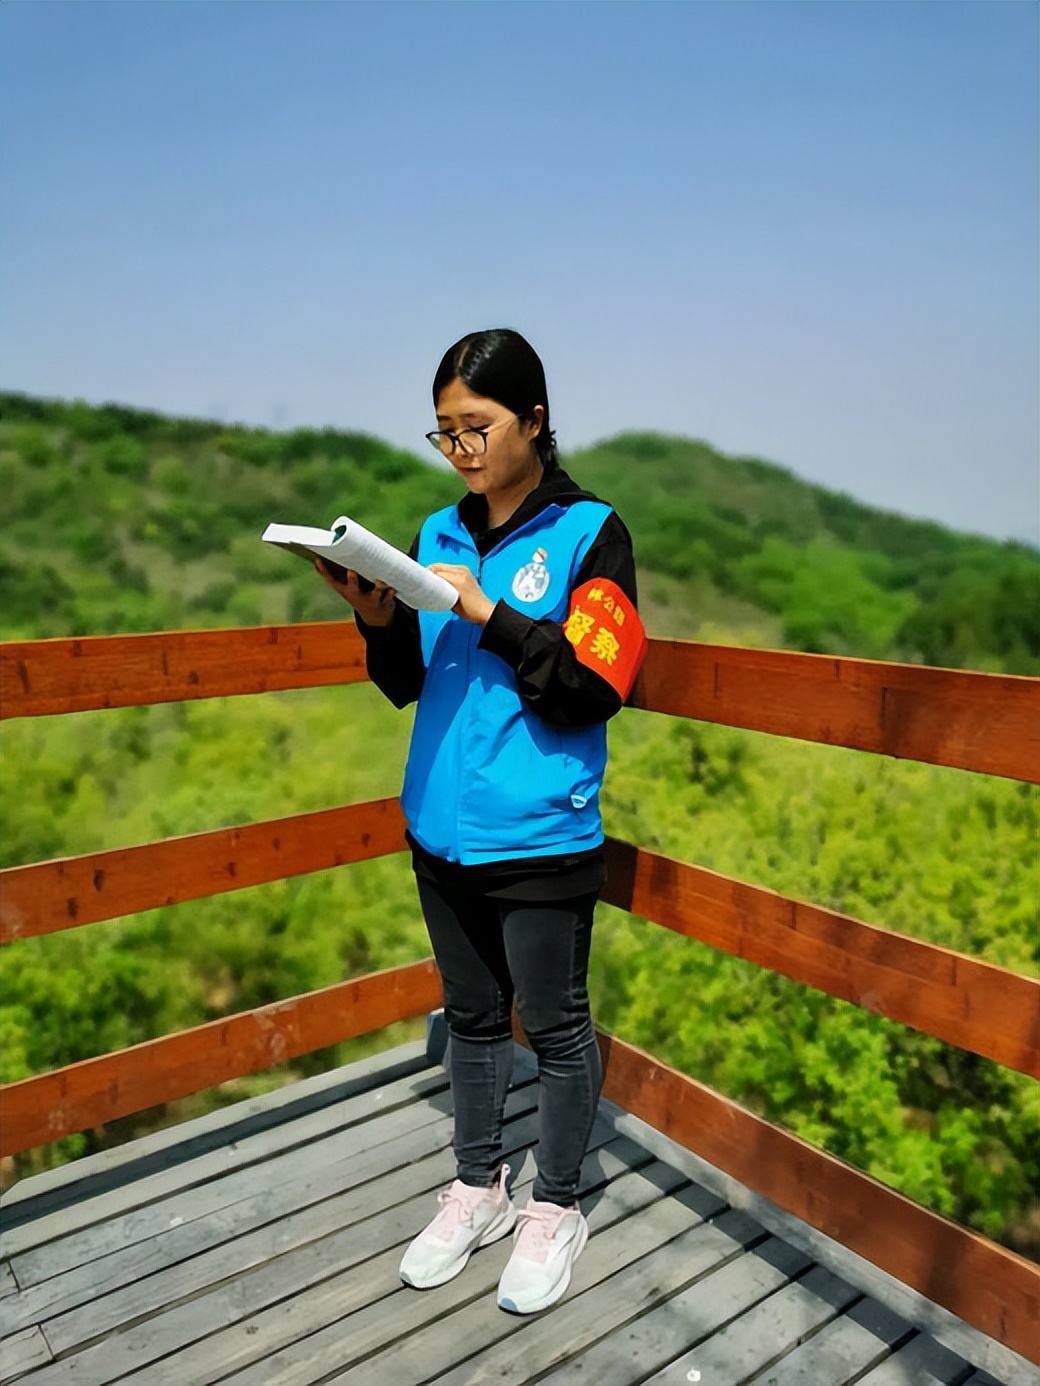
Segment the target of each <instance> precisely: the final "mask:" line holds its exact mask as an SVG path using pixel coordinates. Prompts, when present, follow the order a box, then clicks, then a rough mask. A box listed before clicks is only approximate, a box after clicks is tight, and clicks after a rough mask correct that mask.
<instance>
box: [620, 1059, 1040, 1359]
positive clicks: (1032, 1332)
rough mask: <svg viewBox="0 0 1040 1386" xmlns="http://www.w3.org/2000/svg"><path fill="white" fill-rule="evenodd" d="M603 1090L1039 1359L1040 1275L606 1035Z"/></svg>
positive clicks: (1011, 1345) (1017, 1349)
mask: <svg viewBox="0 0 1040 1386" xmlns="http://www.w3.org/2000/svg"><path fill="white" fill-rule="evenodd" d="M599 1038H600V1048H601V1052H602V1055H603V1067H604V1084H603V1095H604V1096H605V1097H608V1098H609V1099H610V1100H611V1101H612V1102H616V1103H617V1104H618V1106H620V1107H623V1108H624V1109H625V1110H626V1111H629V1112H631V1113H632V1114H633V1115H634V1116H637V1117H640V1118H641V1119H642V1120H643V1121H645V1122H647V1123H649V1125H651V1126H654V1127H656V1128H657V1130H659V1131H662V1132H663V1133H664V1134H665V1135H667V1136H670V1137H671V1138H672V1140H675V1141H677V1142H678V1143H679V1144H680V1145H684V1146H686V1147H687V1149H689V1150H692V1151H694V1152H695V1153H696V1154H698V1155H700V1156H701V1157H702V1158H703V1159H705V1160H707V1161H709V1162H710V1163H711V1164H713V1165H715V1166H717V1167H718V1168H719V1169H721V1170H724V1171H725V1172H726V1173H727V1174H729V1175H732V1176H733V1178H735V1179H738V1180H739V1181H740V1182H741V1183H743V1184H746V1185H747V1186H748V1187H749V1188H751V1189H754V1190H755V1191H756V1192H758V1193H760V1194H762V1195H764V1196H765V1197H766V1198H768V1199H770V1200H771V1201H772V1202H773V1203H775V1204H776V1205H777V1206H778V1207H780V1208H783V1209H785V1210H786V1211H787V1212H789V1213H793V1214H794V1215H795V1217H799V1218H801V1219H803V1221H805V1222H807V1223H809V1224H810V1226H812V1227H815V1228H818V1229H819V1230H820V1231H821V1232H824V1233H826V1235H827V1236H829V1237H832V1238H834V1240H836V1241H838V1242H841V1243H842V1244H843V1245H844V1246H846V1247H848V1248H849V1250H850V1251H854V1252H856V1253H857V1254H858V1255H860V1256H863V1257H865V1258H866V1259H867V1260H868V1261H870V1262H872V1263H873V1264H874V1265H876V1266H880V1267H881V1269H882V1270H884V1271H887V1272H888V1273H889V1274H890V1275H894V1276H895V1277H896V1278H897V1279H898V1280H901V1281H902V1282H903V1283H904V1284H906V1285H910V1286H912V1287H913V1288H914V1289H915V1290H918V1291H920V1293H921V1294H923V1295H926V1296H927V1298H928V1299H930V1300H933V1301H934V1302H935V1303H937V1304H941V1305H943V1307H944V1308H946V1309H949V1310H950V1312H951V1313H953V1314H957V1315H958V1316H959V1317H960V1318H962V1319H964V1320H965V1322H967V1323H970V1324H972V1325H974V1327H976V1328H978V1329H979V1330H980V1331H981V1332H983V1333H986V1334H988V1335H989V1337H991V1338H995V1339H996V1340H997V1341H998V1342H1000V1343H1003V1344H1005V1346H1007V1347H1009V1348H1011V1349H1012V1351H1014V1352H1017V1353H1021V1354H1023V1355H1024V1356H1026V1357H1028V1358H1029V1359H1030V1360H1031V1361H1034V1362H1036V1361H1040V1355H1038V1345H1040V1336H1038V1334H1037V1331H1036V1325H1037V1324H1038V1323H1040V1273H1038V1270H1037V1267H1036V1266H1035V1265H1034V1264H1033V1263H1032V1262H1031V1261H1027V1260H1025V1259H1024V1258H1023V1257H1021V1256H1016V1255H1015V1254H1014V1253H1013V1252H1010V1251H1006V1250H1005V1249H1004V1248H1003V1247H1000V1246H997V1245H996V1244H995V1243H993V1242H991V1241H988V1240H987V1239H986V1238H985V1237H980V1236H977V1235H976V1234H975V1233H973V1232H969V1231H966V1230H965V1229H964V1228H962V1227H959V1226H958V1225H957V1224H956V1223H953V1222H950V1221H949V1220H948V1219H946V1218H943V1217H940V1216H939V1215H938V1214H937V1213H933V1212H931V1211H929V1210H928V1209H926V1208H922V1207H921V1206H920V1205H919V1204H917V1203H914V1202H912V1201H911V1200H910V1199H908V1198H905V1197H904V1196H903V1195H902V1194H899V1193H896V1192H895V1191H894V1190H892V1189H890V1188H888V1187H887V1185H885V1184H882V1183H880V1182H879V1181H878V1180H876V1179H873V1178H871V1177H870V1176H869V1175H866V1174H863V1173H861V1172H860V1171H859V1170H857V1169H854V1168H853V1167H852V1166H851V1165H847V1164H845V1163H844V1161H842V1160H839V1159H837V1158H836V1157H835V1156H833V1155H828V1154H827V1153H826V1152H825V1151H822V1150H817V1149H816V1148H815V1147H814V1146H811V1145H809V1144H808V1143H807V1142H806V1141H803V1140H800V1139H799V1138H798V1137H797V1136H793V1135H791V1134H790V1132H788V1131H784V1130H782V1129H781V1128H780V1127H779V1126H774V1125H773V1124H772V1123H771V1122H768V1121H764V1120H763V1119H762V1118H761V1117H758V1116H755V1115H753V1114H752V1113H751V1112H749V1111H747V1110H745V1109H744V1108H743V1107H741V1106H739V1105H738V1104H737V1103H736V1102H732V1101H730V1100H729V1098H726V1097H722V1096H721V1095H720V1094H719V1093H717V1092H713V1091H712V1089H711V1088H709V1087H705V1085H704V1084H703V1083H699V1082H697V1081H696V1080H695V1079H693V1078H688V1077H687V1076H686V1075H685V1074H683V1073H680V1072H678V1071H677V1070H676V1069H674V1068H669V1067H667V1066H666V1065H665V1064H662V1063H660V1062H658V1060H656V1059H654V1058H653V1057H652V1056H651V1055H649V1054H646V1053H644V1052H643V1051H642V1050H640V1049H637V1048H636V1047H635V1046H634V1045H630V1044H627V1043H625V1042H624V1041H623V1040H619V1039H616V1038H612V1037H611V1036H609V1035H600V1037H599Z"/></svg>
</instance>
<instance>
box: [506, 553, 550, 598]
mask: <svg viewBox="0 0 1040 1386" xmlns="http://www.w3.org/2000/svg"><path fill="white" fill-rule="evenodd" d="M548 557H549V555H548V554H547V553H546V551H545V550H544V549H535V551H534V553H533V554H532V556H531V561H530V563H525V564H524V566H523V567H522V568H518V569H517V570H516V575H515V576H514V578H513V588H512V591H513V596H514V597H516V599H517V601H521V602H536V601H537V600H538V598H539V597H544V596H545V594H546V592H547V591H548V590H549V569H548V568H547V567H546V566H545V560H546V559H547V558H548Z"/></svg>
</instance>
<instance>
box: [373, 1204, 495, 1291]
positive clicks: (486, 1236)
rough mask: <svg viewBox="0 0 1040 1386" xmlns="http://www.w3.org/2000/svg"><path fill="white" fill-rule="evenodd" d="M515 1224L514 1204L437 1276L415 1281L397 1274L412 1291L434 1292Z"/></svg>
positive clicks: (404, 1275) (459, 1272)
mask: <svg viewBox="0 0 1040 1386" xmlns="http://www.w3.org/2000/svg"><path fill="white" fill-rule="evenodd" d="M515 1223H516V1207H515V1205H514V1204H510V1206H509V1209H508V1211H507V1212H504V1213H500V1214H499V1215H498V1217H497V1218H495V1219H494V1220H493V1221H492V1222H489V1223H488V1225H487V1227H486V1228H485V1229H484V1232H483V1234H482V1236H481V1238H480V1240H479V1241H478V1242H474V1244H473V1245H472V1246H471V1247H470V1248H469V1250H468V1251H466V1252H463V1254H462V1255H461V1256H460V1257H459V1259H458V1260H457V1261H453V1262H452V1263H451V1264H450V1265H449V1266H447V1267H446V1269H445V1270H442V1271H440V1272H439V1274H437V1275H433V1276H429V1277H427V1278H425V1279H423V1280H417V1279H412V1278H410V1277H409V1276H408V1275H406V1274H405V1272H404V1271H403V1270H402V1271H399V1272H398V1273H399V1275H400V1277H401V1279H402V1280H403V1281H404V1283H405V1284H406V1285H410V1286H411V1287H412V1289H413V1290H435V1289H436V1288H437V1286H438V1285H446V1284H447V1283H448V1281H449V1280H454V1279H455V1277H456V1276H457V1275H461V1274H462V1272H463V1271H464V1270H465V1269H466V1264H467V1262H468V1261H469V1258H470V1257H471V1256H472V1255H473V1253H474V1252H475V1251H478V1250H479V1249H480V1248H481V1247H482V1246H490V1245H491V1243H492V1242H497V1241H501V1239H502V1238H503V1237H508V1235H509V1233H510V1232H512V1230H513V1226H514V1224H515Z"/></svg>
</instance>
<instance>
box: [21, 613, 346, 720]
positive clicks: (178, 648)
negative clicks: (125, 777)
mask: <svg viewBox="0 0 1040 1386" xmlns="http://www.w3.org/2000/svg"><path fill="white" fill-rule="evenodd" d="M367 678H368V674H367V672H366V670H365V642H364V640H363V639H362V638H361V636H360V635H359V634H358V631H357V628H356V627H355V626H354V624H353V622H344V621H314V622H310V623H308V624H301V625H293V626H258V627H252V628H247V629H241V630H196V631H164V632H161V633H159V634H156V635H98V636H85V637H83V638H81V639H75V640H12V641H4V642H3V643H0V717H39V716H43V715H50V714H53V713H58V712H84V711H86V710H88V709H90V708H102V707H137V706H140V705H142V704H147V703H171V702H183V701H186V700H188V699H194V698H218V697H225V696H229V695H231V694H238V693H270V692H274V691H276V690H280V689H286V688H316V687H318V686H320V685H324V684H338V683H358V682H361V681H363V680H365V679H367Z"/></svg>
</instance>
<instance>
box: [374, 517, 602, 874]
mask: <svg viewBox="0 0 1040 1386" xmlns="http://www.w3.org/2000/svg"><path fill="white" fill-rule="evenodd" d="M610 514H611V509H610V506H608V505H604V504H602V503H601V502H599V501H576V502H574V504H572V505H568V506H561V505H556V504H549V505H547V506H546V507H545V509H544V510H541V511H539V512H538V514H537V515H535V516H533V517H532V518H531V519H530V520H528V521H527V523H526V524H523V525H521V526H520V528H519V529H517V530H515V531H514V532H513V533H512V534H509V535H508V536H507V537H506V538H505V539H503V540H501V541H500V542H499V543H498V544H496V546H495V547H494V548H493V549H492V550H491V552H490V553H488V554H486V555H485V556H484V558H483V559H481V558H480V556H479V554H478V553H477V549H476V545H475V544H474V543H473V538H472V536H471V535H470V533H469V531H468V530H467V529H466V527H465V526H464V525H463V524H462V522H461V520H460V519H459V514H458V508H457V507H456V506H451V507H449V508H448V509H446V510H439V511H437V513H436V514H434V515H431V516H430V518H429V519H428V520H427V521H426V523H425V524H424V525H423V527H422V531H421V533H420V535H419V550H418V555H417V557H418V561H419V562H420V563H422V564H428V563H459V564H463V565H465V567H467V568H469V569H470V571H471V572H472V573H473V574H475V576H476V578H477V581H478V582H479V583H480V586H481V588H482V589H483V591H484V592H485V593H486V594H487V596H488V598H489V599H490V600H491V601H493V602H497V601H499V600H501V599H503V598H504V599H505V600H506V601H507V602H508V603H509V604H510V606H512V607H513V608H514V609H516V610H517V611H522V612H523V613H524V614H525V615H527V616H530V617H531V618H532V619H534V620H540V619H543V618H548V619H549V620H552V621H559V622H560V623H561V624H562V622H563V621H565V620H566V619H567V613H568V610H569V607H570V593H571V589H572V587H573V586H574V584H575V578H576V575H577V573H578V570H579V568H580V566H581V563H582V561H583V560H584V558H585V555H586V554H587V553H588V551H589V549H590V548H591V547H592V544H593V543H594V541H595V539H596V536H597V535H598V534H599V532H600V530H601V529H602V527H603V523H604V521H605V520H606V519H607V517H608V515H610ZM419 629H420V632H421V635H422V650H423V659H424V662H425V664H426V678H425V682H424V684H423V690H422V694H421V696H420V698H419V706H418V709H417V711H416V714H415V725H414V727H413V730H412V744H411V749H410V751H409V753H408V766H407V769H406V770H405V779H404V789H403V791H402V793H401V803H402V806H403V808H404V812H405V816H406V817H407V819H408V825H409V828H410V829H411V832H412V835H413V837H415V839H416V841H417V842H418V843H419V844H420V846H422V847H424V848H425V849H426V850H427V851H428V852H431V853H433V855H434V856H438V857H442V858H444V859H446V860H448V861H453V862H460V863H462V865H464V866H473V865H478V864H480V863H483V862H489V861H506V860H509V859H512V858H519V857H541V856H557V855H560V854H561V853H564V852H580V851H584V850H587V849H589V848H592V847H597V846H599V844H600V843H601V842H602V841H603V825H602V821H601V819H600V812H599V790H600V785H601V784H602V781H603V771H604V768H605V766H606V757H607V730H606V726H605V724H603V723H596V724H595V725H593V726H588V727H573V728H571V727H553V726H550V725H549V724H548V723H547V722H545V721H543V720H542V719H541V718H540V717H539V716H538V715H537V713H535V712H532V711H531V709H530V708H528V707H526V706H525V704H524V703H523V702H522V701H521V699H520V695H519V694H518V692H517V687H516V675H515V673H514V672H513V670H512V669H511V668H510V667H509V665H508V664H507V663H506V662H505V660H503V659H501V658H500V657H499V656H498V655H496V654H492V653H490V652H489V651H487V650H482V649H480V648H479V644H478V642H479V640H480V636H481V629H480V627H479V626H476V625H474V624H473V622H472V621H466V620H463V619H462V617H460V616H456V615H455V614H454V613H452V612H430V611H420V613H419Z"/></svg>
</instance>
